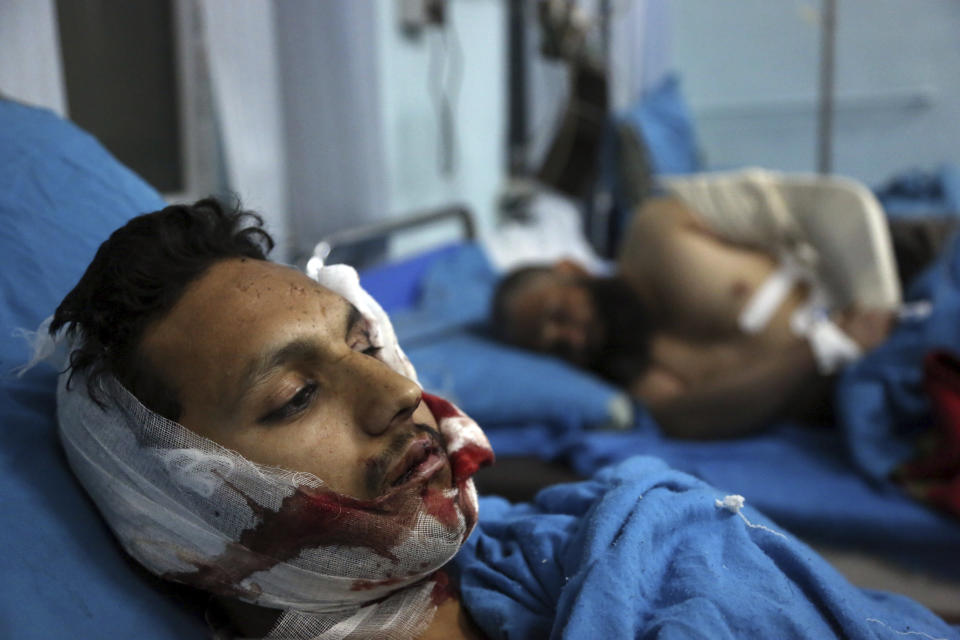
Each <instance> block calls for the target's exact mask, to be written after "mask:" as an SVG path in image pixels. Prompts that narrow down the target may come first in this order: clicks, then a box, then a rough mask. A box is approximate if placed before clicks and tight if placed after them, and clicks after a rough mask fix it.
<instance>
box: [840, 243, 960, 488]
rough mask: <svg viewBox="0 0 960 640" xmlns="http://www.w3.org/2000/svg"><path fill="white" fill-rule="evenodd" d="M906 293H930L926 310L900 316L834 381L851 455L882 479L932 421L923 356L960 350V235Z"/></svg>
mask: <svg viewBox="0 0 960 640" xmlns="http://www.w3.org/2000/svg"><path fill="white" fill-rule="evenodd" d="M906 297H907V299H908V300H929V301H930V302H931V303H932V304H933V312H932V313H931V314H930V315H929V316H928V317H926V318H920V319H914V320H908V321H904V322H901V323H900V324H899V325H898V326H897V328H896V329H895V330H894V332H893V334H892V335H891V336H890V338H889V339H888V340H887V341H886V342H885V343H884V344H882V345H881V346H880V347H879V348H877V349H876V350H874V351H873V352H871V353H869V354H867V356H866V357H864V358H863V359H861V360H860V361H858V362H857V363H855V364H854V365H852V366H850V367H849V368H848V369H847V370H846V371H845V373H844V374H843V376H842V377H841V379H840V382H839V384H838V386H837V392H836V393H837V413H838V417H839V419H840V423H841V425H842V426H843V429H844V433H845V434H846V441H847V446H848V448H849V450H850V452H851V455H852V456H853V460H854V462H855V463H856V465H857V466H858V467H859V468H860V470H861V471H863V472H864V473H866V474H867V475H868V476H869V477H871V478H874V479H877V480H881V479H885V478H887V477H889V475H890V472H891V471H893V469H894V468H895V467H896V466H897V465H899V464H900V463H902V462H904V461H906V460H907V459H909V458H910V457H911V456H912V455H913V453H914V447H915V445H916V438H917V436H918V435H919V434H920V433H922V432H923V431H924V430H926V429H927V428H929V427H930V426H931V424H932V423H931V415H930V403H929V400H928V399H927V397H926V395H925V394H924V392H923V388H922V382H923V358H924V356H925V355H926V354H927V353H929V352H930V351H932V350H934V349H941V348H946V349H951V350H953V351H960V236H958V237H956V238H954V240H953V242H952V243H951V244H949V245H948V246H947V248H946V249H945V250H944V251H943V253H942V254H941V255H940V257H939V258H938V259H937V261H936V262H935V263H934V264H933V265H932V266H931V267H930V268H929V269H928V270H927V271H926V272H924V273H923V274H921V275H920V276H919V277H918V278H917V279H916V280H914V282H913V283H911V286H910V289H909V291H908V292H907V296H906Z"/></svg>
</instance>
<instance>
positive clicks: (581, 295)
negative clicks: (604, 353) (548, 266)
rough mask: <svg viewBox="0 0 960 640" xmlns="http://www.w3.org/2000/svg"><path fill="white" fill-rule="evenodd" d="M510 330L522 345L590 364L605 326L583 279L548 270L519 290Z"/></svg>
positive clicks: (511, 308)
mask: <svg viewBox="0 0 960 640" xmlns="http://www.w3.org/2000/svg"><path fill="white" fill-rule="evenodd" d="M507 315H508V317H509V322H510V327H509V328H508V331H509V333H510V334H511V335H512V336H513V340H514V342H516V343H517V344H518V345H520V346H522V347H526V348H528V349H532V350H533V351H540V352H543V353H550V354H553V355H556V356H559V357H561V358H563V359H565V360H568V361H570V362H572V363H573V364H576V365H578V366H590V365H591V364H592V363H593V360H594V359H595V358H596V354H597V352H598V351H599V348H600V345H601V343H602V340H603V328H602V324H601V321H600V319H599V317H598V314H597V310H596V307H595V305H594V302H593V299H592V297H591V295H590V291H589V289H588V287H587V285H586V283H585V281H584V280H583V279H581V278H577V277H574V276H570V275H566V274H558V273H554V272H546V273H543V274H541V275H539V276H537V277H535V278H533V279H532V280H531V281H530V282H529V283H527V284H526V285H525V286H523V287H522V288H521V289H520V290H518V291H517V292H515V294H514V296H513V299H512V300H511V301H510V302H509V304H508V314H507Z"/></svg>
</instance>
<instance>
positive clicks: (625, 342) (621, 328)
mask: <svg viewBox="0 0 960 640" xmlns="http://www.w3.org/2000/svg"><path fill="white" fill-rule="evenodd" d="M585 285H586V287H587V290H588V291H589V292H590V296H591V298H593V304H594V309H595V310H596V313H597V318H598V319H599V321H600V324H601V326H602V327H603V343H602V344H601V345H600V346H599V348H598V349H597V350H596V351H595V352H594V354H593V357H592V358H591V359H590V363H589V367H590V368H591V369H592V370H593V371H595V372H596V373H598V374H600V375H601V376H603V377H604V378H606V379H608V380H610V381H611V382H613V383H615V384H617V385H620V386H627V385H629V384H630V383H631V382H633V381H634V380H635V379H636V378H637V377H638V376H639V375H640V374H642V373H643V372H644V370H646V368H647V365H648V364H649V359H650V329H651V327H650V320H649V315H648V314H647V313H646V310H645V309H644V307H643V305H642V304H641V303H640V300H639V299H638V298H637V295H636V294H635V293H634V292H633V290H631V289H630V287H629V286H628V285H627V284H626V283H625V282H624V281H623V280H621V279H620V278H617V277H616V276H614V277H610V278H595V279H590V280H587V281H586V282H585Z"/></svg>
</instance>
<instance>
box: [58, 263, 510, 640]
mask: <svg viewBox="0 0 960 640" xmlns="http://www.w3.org/2000/svg"><path fill="white" fill-rule="evenodd" d="M310 275H311V277H313V278H314V279H316V280H317V281H318V282H319V283H320V284H322V285H324V286H326V287H327V288H329V289H331V290H333V291H335V292H337V293H339V294H340V295H342V296H343V297H345V298H346V299H347V300H349V301H350V302H352V303H353V304H354V305H355V306H356V307H357V309H358V310H359V311H360V313H361V314H362V315H363V317H364V319H365V320H366V321H367V322H368V324H369V326H370V332H371V341H372V342H375V343H376V344H378V345H380V346H382V349H381V352H380V357H381V358H382V359H383V360H384V362H386V364H388V365H389V366H390V367H391V368H393V369H394V370H395V371H397V372H399V373H401V374H403V375H406V376H408V377H410V378H411V379H413V380H416V374H415V372H414V370H413V367H412V365H411V364H410V362H409V360H407V358H406V357H405V356H404V354H403V351H402V350H401V349H400V347H399V345H398V344H397V341H396V336H395V334H394V332H393V328H392V327H391V325H390V321H389V319H388V318H387V316H386V314H385V313H384V312H383V310H382V309H381V308H380V306H379V305H378V304H377V303H376V302H375V301H374V300H373V299H372V298H371V297H370V296H369V295H368V294H367V293H366V292H365V291H363V290H362V289H361V288H360V285H359V282H358V279H357V275H356V272H355V271H353V269H351V268H349V267H345V266H333V267H324V268H319V269H317V268H314V269H313V273H310ZM81 339H82V338H81ZM101 390H102V393H101V394H100V395H101V398H100V399H101V400H103V401H104V402H105V406H104V407H101V406H99V405H98V404H97V403H96V402H94V401H93V400H92V399H91V398H90V397H89V395H88V394H87V388H86V381H85V380H83V379H81V375H80V374H77V375H75V376H74V379H73V381H72V383H71V384H69V385H67V376H66V374H64V375H63V376H61V381H60V388H59V390H58V411H59V422H60V436H61V440H62V442H63V445H64V448H65V450H66V453H67V457H68V459H69V461H70V465H71V466H72V468H73V470H74V472H75V473H76V475H77V477H78V478H79V479H80V481H81V482H82V483H83V485H84V486H85V488H86V489H87V491H88V493H89V494H90V496H91V497H92V498H93V500H94V501H95V502H96V503H97V506H98V507H99V508H100V511H101V512H102V514H103V515H104V517H105V518H106V520H107V522H108V524H109V525H110V527H111V529H112V530H113V532H114V533H115V534H116V536H117V537H118V538H119V540H120V542H121V544H122V545H123V547H124V548H125V549H126V550H127V551H128V552H129V553H130V554H131V555H132V556H133V557H134V558H136V559H137V560H138V561H139V562H140V563H141V564H142V565H144V566H145V567H146V568H147V569H149V570H150V571H151V572H153V573H155V574H157V575H159V576H162V577H165V578H168V579H171V580H174V581H178V582H182V583H185V584H189V585H191V586H194V587H198V588H200V589H203V590H206V591H209V592H212V593H214V594H218V595H225V596H233V597H236V598H239V599H240V600H243V601H246V602H250V603H254V604H257V605H260V606H264V607H270V608H274V609H281V610H283V612H284V613H283V614H282V615H281V616H280V618H279V620H278V622H277V624H276V626H275V627H274V629H273V630H272V631H271V632H270V634H269V635H268V636H267V637H271V638H324V639H326V638H367V637H377V638H412V637H415V636H417V635H418V634H419V633H421V632H422V631H423V630H424V629H425V628H426V626H427V625H428V624H429V622H430V620H431V618H432V616H433V613H434V611H435V610H436V606H437V604H438V603H439V602H441V601H442V600H443V599H444V598H445V597H446V594H447V591H446V589H445V585H446V582H445V578H444V576H443V575H442V573H438V569H440V567H442V566H443V565H444V564H445V563H446V562H447V561H448V560H450V559H451V558H452V557H453V556H454V555H455V554H456V553H457V551H458V550H459V548H460V546H461V545H462V544H463V542H464V540H466V538H467V536H468V535H469V533H470V531H471V529H472V527H473V526H474V524H475V523H476V519H477V498H476V491H475V489H474V486H473V481H472V480H471V479H470V476H471V475H472V474H473V473H474V471H476V469H477V468H478V467H479V466H481V465H483V464H486V463H488V462H490V461H491V460H492V452H491V450H490V447H489V444H488V443H487V440H486V438H485V437H484V435H483V433H482V431H481V430H480V429H479V427H478V426H477V425H476V424H475V423H474V422H473V421H472V420H470V419H469V418H467V417H466V416H464V415H463V414H461V413H460V412H459V411H458V410H457V409H456V408H455V407H453V406H452V405H450V404H449V403H447V402H445V401H444V400H441V399H439V398H434V397H431V396H426V395H425V396H424V399H425V401H426V402H427V404H428V405H429V407H430V409H431V410H432V411H433V413H434V416H435V417H436V419H437V422H438V425H439V429H440V432H441V434H442V437H443V439H444V443H445V447H446V450H447V454H448V456H449V460H450V465H451V470H452V476H453V482H452V486H450V487H449V488H444V489H436V488H433V487H426V486H419V485H414V486H413V488H410V489H405V490H403V491H399V492H397V491H394V492H390V493H387V494H385V495H384V496H381V497H380V498H377V499H375V500H372V501H361V500H356V499H353V498H350V497H347V496H344V495H340V494H337V493H334V492H332V491H330V490H329V489H327V488H326V487H325V486H324V483H323V480H322V479H321V478H318V477H316V476H314V475H313V474H309V473H302V472H294V471H288V470H283V469H277V468H268V467H264V466H261V465H258V464H255V463H253V462H251V461H249V460H247V459H245V458H244V457H243V456H241V455H239V454H238V453H236V452H234V451H230V450H227V449H225V448H223V447H221V446H220V445H218V444H217V443H215V442H213V441H211V440H208V439H206V438H203V437H201V436H199V435H197V434H196V433H194V432H192V431H190V430H189V429H187V428H185V427H183V426H182V425H180V424H177V423H176V422H172V421H170V420H167V419H165V418H163V417H161V416H159V415H157V414H155V413H153V412H152V411H150V410H149V409H147V408H146V407H144V406H143V405H142V404H141V403H140V402H139V401H138V400H137V399H136V398H135V397H134V396H133V395H132V394H130V393H129V392H128V391H127V390H126V389H124V388H123V387H122V386H121V385H120V384H119V383H118V382H117V381H116V380H114V379H112V378H109V377H106V378H104V379H103V380H102V383H101ZM411 492H416V495H413V493H411Z"/></svg>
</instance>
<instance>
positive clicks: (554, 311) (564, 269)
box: [491, 260, 647, 383]
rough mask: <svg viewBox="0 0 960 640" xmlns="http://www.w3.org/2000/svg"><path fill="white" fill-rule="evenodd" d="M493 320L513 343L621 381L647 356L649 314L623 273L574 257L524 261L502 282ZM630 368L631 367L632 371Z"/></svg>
mask: <svg viewBox="0 0 960 640" xmlns="http://www.w3.org/2000/svg"><path fill="white" fill-rule="evenodd" d="M491 306H492V308H491V323H492V325H493V329H494V331H495V332H496V334H497V336H498V337H499V338H501V339H502V340H503V341H504V342H507V343H509V344H512V345H515V346H518V347H522V348H524V349H529V350H532V351H538V352H541V353H546V354H550V355H554V356H557V357H559V358H562V359H564V360H566V361H568V362H570V363H571V364H574V365H576V366H578V367H584V368H587V369H591V370H594V371H596V372H598V373H600V374H601V375H603V376H605V377H607V378H610V379H612V380H613V381H614V382H617V383H624V382H625V380H621V379H620V378H625V377H628V376H627V375H626V374H624V375H621V374H622V373H623V372H621V370H622V369H624V361H626V362H627V363H629V367H627V368H628V369H630V370H631V371H632V369H634V368H636V367H638V366H642V364H643V363H644V362H645V361H646V355H647V354H646V350H647V344H646V337H647V336H646V334H645V331H644V327H645V326H646V325H647V315H646V313H645V310H644V309H643V308H642V306H641V305H640V302H639V301H638V300H637V298H636V296H635V295H633V294H632V292H631V291H630V289H629V287H628V286H627V285H626V284H625V283H624V282H623V281H622V280H620V279H619V278H617V277H600V276H594V275H592V274H590V273H589V272H588V271H587V270H586V269H584V268H583V267H582V266H580V265H578V264H577V263H575V262H572V261H569V260H561V261H559V262H556V263H553V264H544V265H533V266H527V267H521V268H519V269H516V270H514V271H512V272H511V273H509V274H507V275H506V276H505V277H504V278H503V279H502V280H501V281H500V283H499V284H498V285H497V289H496V292H495V294H494V297H493V303H492V305H491ZM627 373H630V372H627Z"/></svg>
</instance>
